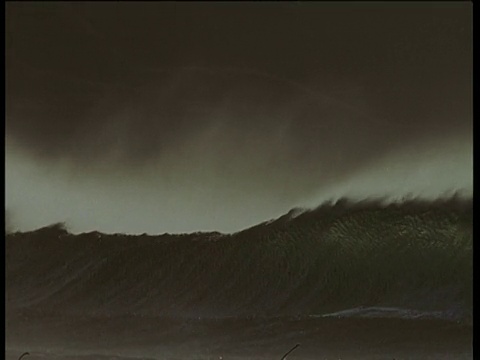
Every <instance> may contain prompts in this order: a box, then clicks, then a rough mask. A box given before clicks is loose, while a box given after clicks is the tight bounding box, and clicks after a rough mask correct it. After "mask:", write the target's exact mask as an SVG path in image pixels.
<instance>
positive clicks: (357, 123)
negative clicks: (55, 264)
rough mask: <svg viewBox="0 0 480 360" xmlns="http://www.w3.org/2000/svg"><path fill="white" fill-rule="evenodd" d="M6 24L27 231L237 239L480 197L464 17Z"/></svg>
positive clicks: (150, 15)
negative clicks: (347, 213) (373, 209)
mask: <svg viewBox="0 0 480 360" xmlns="http://www.w3.org/2000/svg"><path fill="white" fill-rule="evenodd" d="M6 10H7V17H6V73H7V77H6V140H7V148H6V185H7V186H6V208H7V210H8V214H9V219H8V220H9V224H10V226H11V227H14V228H18V229H22V230H26V229H32V228H36V227H40V226H44V225H46V224H49V223H54V222H58V221H66V222H67V224H68V225H69V226H70V228H71V230H72V231H88V230H94V229H95V230H100V231H106V232H126V233H143V232H147V233H163V232H190V231H202V230H203V231H205V230H218V231H223V232H232V231H238V230H241V229H244V228H246V227H248V226H251V225H254V224H257V223H259V222H261V221H264V220H268V219H271V218H275V217H278V216H280V215H282V214H284V213H286V212H288V211H289V210H290V209H291V208H293V207H316V206H318V205H320V204H321V203H322V202H324V201H327V200H330V199H336V198H339V197H343V196H348V197H351V198H354V199H364V198H369V197H385V198H387V199H389V198H391V199H401V198H402V197H405V196H412V197H423V198H437V197H441V196H444V195H445V194H446V195H448V194H450V193H451V192H461V193H462V194H464V195H465V196H470V195H471V193H472V147H473V145H472V121H473V116H472V76H471V75H472V46H471V45H472V38H471V26H472V24H471V12H470V7H469V6H466V5H465V4H455V5H454V4H448V5H442V6H440V5H438V6H433V5H432V6H427V5H425V4H418V5H417V4H415V5H413V4H411V5H409V6H401V5H395V6H393V7H389V6H384V5H382V4H379V5H378V6H376V7H375V8H373V7H372V8H370V7H369V6H366V5H361V4H357V5H353V4H352V5H349V6H348V7H346V6H343V5H341V4H337V5H334V4H295V5H294V4H293V3H292V4H277V5H274V6H273V7H271V6H270V4H269V5H268V6H267V3H265V4H257V5H254V4H235V5H232V7H229V6H225V5H222V4H220V3H218V4H213V3H212V4H205V6H197V5H193V4H189V5H187V6H184V5H175V4H154V3H152V4H143V3H142V4H136V5H129V4H127V3H120V4H117V5H115V6H114V7H110V6H108V5H106V4H98V5H92V4H70V5H69V4H63V5H58V4H57V5H55V4H46V5H44V6H42V7H41V8H40V7H38V6H36V5H24V4H23V5H22V4H14V3H12V4H8V6H7V8H6ZM402 19H408V22H407V23H408V25H407V23H406V22H405V21H404V20H402ZM125 24H129V25H128V27H127V28H128V31H127V30H126V28H125ZM245 24H249V26H248V27H247V28H245ZM39 44H43V45H42V46H41V47H39V46H40V45H39ZM32 54H35V55H34V56H33V55H32Z"/></svg>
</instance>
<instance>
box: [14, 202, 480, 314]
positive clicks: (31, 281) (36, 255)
mask: <svg viewBox="0 0 480 360" xmlns="http://www.w3.org/2000/svg"><path fill="white" fill-rule="evenodd" d="M472 229H473V213H472V200H471V199H460V198H458V197H452V198H450V199H443V200H436V201H421V200H409V201H405V202H403V203H395V204H385V203H383V202H382V201H380V200H366V201H362V202H352V201H349V200H346V199H341V200H339V201H336V202H331V203H328V204H323V205H322V206H320V207H318V208H316V209H314V210H308V211H307V210H299V209H294V210H292V211H290V212H289V213H288V214H286V215H284V216H282V217H280V218H278V219H276V220H273V221H269V222H264V223H262V224H259V225H257V226H254V227H252V228H249V229H246V230H244V231H241V232H238V233H235V234H221V233H218V232H209V233H192V234H180V235H171V234H163V235H157V236H153V235H146V234H144V235H124V234H102V233H99V232H90V233H83V234H77V235H74V234H71V233H69V232H68V230H67V229H66V227H65V226H64V224H54V225H51V226H48V227H44V228H41V229H38V230H36V231H32V232H24V233H20V232H17V233H11V234H8V235H7V236H6V289H7V292H6V301H7V304H6V306H7V313H9V312H10V313H13V312H34V313H37V314H45V315H47V314H53V313H54V314H70V315H80V316H83V315H85V316H87V315H102V316H123V315H138V316H146V317H154V316H164V317H170V316H174V317H191V318H193V317H195V318H198V317H201V318H218V317H280V316H288V317H290V316H293V317H319V316H338V317H341V316H377V317H382V316H398V317H405V318H422V316H423V317H437V318H443V319H452V320H457V321H458V320H461V321H467V322H469V321H470V319H471V313H472V294H473V286H472V261H473V259H472V245H473V235H472ZM366 314H367V315H366ZM372 314H373V315H372ZM392 314H393V315H392Z"/></svg>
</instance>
